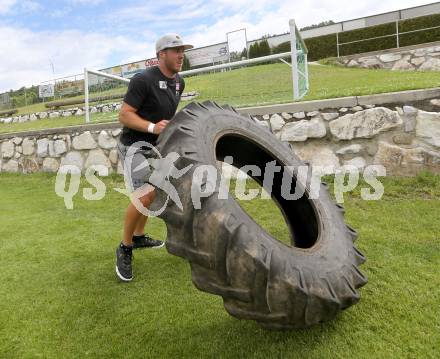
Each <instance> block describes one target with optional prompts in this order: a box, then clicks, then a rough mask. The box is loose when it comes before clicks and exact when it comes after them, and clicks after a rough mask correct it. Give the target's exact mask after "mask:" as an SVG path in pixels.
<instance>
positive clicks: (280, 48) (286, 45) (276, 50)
mask: <svg viewBox="0 0 440 359" xmlns="http://www.w3.org/2000/svg"><path fill="white" fill-rule="evenodd" d="M283 52H290V41H285V42H282V43H281V44H279V45H277V46H274V47H272V53H273V54H281V53H283Z"/></svg>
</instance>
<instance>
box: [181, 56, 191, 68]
mask: <svg viewBox="0 0 440 359" xmlns="http://www.w3.org/2000/svg"><path fill="white" fill-rule="evenodd" d="M190 68H191V64H190V62H189V59H188V58H187V57H186V56H185V57H184V58H183V64H182V71H187V70H189V69H190Z"/></svg>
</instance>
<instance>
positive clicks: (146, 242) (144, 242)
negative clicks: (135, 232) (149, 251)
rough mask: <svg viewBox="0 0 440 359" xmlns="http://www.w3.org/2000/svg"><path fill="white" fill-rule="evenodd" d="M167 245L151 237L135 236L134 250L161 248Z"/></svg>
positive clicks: (145, 235)
mask: <svg viewBox="0 0 440 359" xmlns="http://www.w3.org/2000/svg"><path fill="white" fill-rule="evenodd" d="M164 245H165V243H164V242H162V241H159V240H157V239H153V238H151V237H150V236H149V235H147V234H144V235H143V236H133V249H136V248H160V247H163V246H164Z"/></svg>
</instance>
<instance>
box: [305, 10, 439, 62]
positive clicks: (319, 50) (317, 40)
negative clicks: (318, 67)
mask: <svg viewBox="0 0 440 359" xmlns="http://www.w3.org/2000/svg"><path fill="white" fill-rule="evenodd" d="M434 26H440V14H435V15H429V16H422V17H418V18H415V19H409V20H402V21H399V33H401V32H407V31H413V30H418V29H423V28H429V27H434ZM395 33H396V23H395V22H392V23H387V24H382V25H377V26H371V27H367V28H364V29H358V30H352V31H345V32H342V33H339V43H346V42H351V41H358V40H363V39H369V38H372V37H378V36H385V35H392V34H395ZM399 37H400V46H408V45H417V44H423V43H427V42H433V41H440V28H438V29H432V30H424V31H419V32H415V33H410V34H401V35H400V36H399ZM304 42H305V43H306V45H307V48H308V50H309V56H308V57H309V60H311V61H314V60H319V59H323V58H326V57H335V56H337V48H336V34H330V35H324V36H319V37H314V38H309V39H305V40H304ZM396 46H397V41H396V37H395V36H390V37H384V38H380V39H373V40H366V41H362V42H358V43H352V44H347V45H341V46H340V48H339V51H340V55H341V56H344V55H351V54H358V53H363V52H369V51H377V50H385V49H390V48H395V47H396Z"/></svg>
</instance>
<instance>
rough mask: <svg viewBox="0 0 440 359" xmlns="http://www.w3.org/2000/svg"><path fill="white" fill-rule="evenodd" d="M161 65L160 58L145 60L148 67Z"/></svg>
mask: <svg viewBox="0 0 440 359" xmlns="http://www.w3.org/2000/svg"><path fill="white" fill-rule="evenodd" d="M158 65H159V60H158V59H148V60H145V66H146V67H153V66H158Z"/></svg>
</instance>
